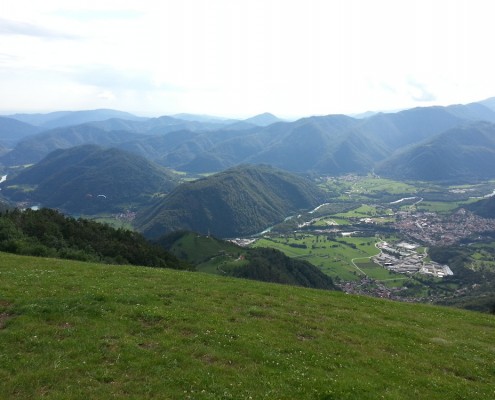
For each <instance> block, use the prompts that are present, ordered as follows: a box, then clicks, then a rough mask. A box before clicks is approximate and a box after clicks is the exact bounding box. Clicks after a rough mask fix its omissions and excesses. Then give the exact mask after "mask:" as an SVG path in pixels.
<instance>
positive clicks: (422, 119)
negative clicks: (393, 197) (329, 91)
mask: <svg viewBox="0 0 495 400" xmlns="http://www.w3.org/2000/svg"><path fill="white" fill-rule="evenodd" d="M494 103H495V102H494V101H492V99H487V100H485V101H483V102H478V103H471V104H467V105H452V106H447V107H440V106H435V107H420V108H413V109H409V110H403V111H400V112H395V113H377V114H373V115H371V116H369V117H366V118H352V117H349V116H346V115H327V116H319V117H308V118H302V119H299V120H297V121H293V122H287V121H280V120H279V119H278V118H276V117H274V116H273V115H271V114H268V113H265V114H262V115H259V116H256V117H253V118H249V119H247V120H244V121H233V120H222V119H219V118H213V117H208V116H194V115H190V114H186V115H183V114H179V115H176V116H174V117H168V116H163V117H159V118H148V119H140V118H138V117H136V118H134V119H122V118H115V117H112V118H110V119H106V120H99V121H98V120H95V121H92V122H85V123H84V124H79V125H72V126H69V127H58V128H55V129H50V130H48V131H47V130H44V131H43V132H39V133H36V129H40V127H39V126H38V127H33V129H35V130H34V131H32V133H31V134H23V135H24V136H22V135H21V136H22V139H21V136H19V137H18V142H17V143H16V145H15V147H14V148H13V149H12V150H11V151H8V152H6V154H4V155H3V156H1V157H0V162H1V163H2V164H3V165H5V166H15V165H25V164H31V163H35V162H38V161H39V160H41V159H42V158H43V157H44V156H46V155H47V154H48V153H49V152H50V151H52V150H54V149H57V148H69V147H72V146H75V145H80V144H86V143H92V144H97V145H102V146H112V147H117V148H120V149H124V150H126V151H129V152H132V153H135V154H139V155H141V156H143V157H145V158H147V159H149V160H151V161H154V162H156V163H158V164H160V165H162V166H165V167H168V168H172V169H175V170H179V171H184V172H188V173H205V172H209V173H211V172H219V171H223V170H225V169H227V168H230V167H234V166H236V165H240V164H244V163H248V164H269V165H272V166H274V167H277V168H280V169H284V170H287V171H291V172H295V173H312V174H320V175H321V174H323V175H339V174H346V173H368V172H371V171H373V170H374V169H376V170H379V171H380V174H381V175H383V176H388V177H394V178H404V179H424V180H434V181H451V180H452V179H454V180H455V179H459V180H461V181H464V180H478V179H485V178H487V177H488V178H493V177H495V170H494V169H493V168H492V167H491V165H490V163H489V161H486V162H483V163H482V164H483V166H485V167H486V168H484V170H483V173H480V170H479V169H477V168H474V167H473V168H471V167H469V165H466V163H470V162H471V161H470V160H472V159H473V158H477V157H479V158H480V159H487V158H489V154H488V153H486V151H487V150H486V149H484V150H483V149H482V148H481V147H482V146H481V145H480V144H479V143H477V142H476V140H478V139H480V140H482V141H483V140H484V139H481V138H480V137H479V135H473V141H474V142H473V143H472V145H470V146H469V148H468V147H466V143H464V144H462V143H461V142H460V141H459V138H458V137H457V136H456V135H458V134H459V133H457V134H456V133H455V132H458V131H459V129H460V130H466V129H468V130H469V129H471V130H472V131H473V132H474V131H479V130H480V129H481V130H482V131H483V136H484V137H485V139H487V138H489V137H490V135H492V134H493V133H492V131H494V130H493V127H490V125H489V124H494V123H495V108H494V107H495V106H494V105H493V104H494ZM101 115H102V114H101ZM181 116H182V118H184V119H179V118H177V117H181ZM74 117H75V115H74ZM23 118H24V120H29V118H27V117H26V116H24V117H23ZM10 120H12V119H10ZM52 121H53V120H52ZM38 122H39V121H38ZM481 122H484V123H485V125H484V127H483V128H481V125H480V123H481ZM1 123H2V121H0V132H1ZM45 123H47V122H45ZM28 126H29V125H28ZM456 129H457V131H456ZM11 138H12V135H11ZM9 140H10V142H9V143H11V144H12V139H9ZM1 143H2V142H1V136H0V144H1ZM425 146H426V147H425ZM447 147H448V149H447ZM425 149H429V150H428V151H427V152H425ZM445 150H448V152H450V153H451V154H456V155H457V156H456V157H453V158H451V160H450V159H449V157H446V158H442V157H440V159H442V160H443V161H445V167H444V168H439V169H438V170H437V171H436V172H435V173H421V168H423V169H424V166H425V165H426V164H425V160H426V159H427V158H428V157H432V158H437V159H439V157H438V155H439V154H442V153H443V151H445ZM4 152H5V150H4ZM419 154H422V155H421V156H419ZM428 154H430V156H428ZM437 161H438V160H437ZM453 162H455V168H454V170H456V171H457V172H458V171H461V170H462V171H463V172H462V174H460V175H459V174H457V172H454V170H448V165H449V163H453ZM480 165H481V164H480ZM426 172H428V171H426Z"/></svg>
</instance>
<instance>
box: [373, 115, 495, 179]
mask: <svg viewBox="0 0 495 400" xmlns="http://www.w3.org/2000/svg"><path fill="white" fill-rule="evenodd" d="M376 172H377V173H379V174H383V175H385V176H388V177H392V178H399V179H411V180H425V181H450V182H460V181H466V182H468V181H476V180H485V179H492V178H493V177H495V124H492V123H489V122H472V123H468V124H465V125H462V126H459V127H456V128H452V129H450V130H447V131H445V132H443V133H441V134H439V135H437V136H435V137H433V138H431V139H430V140H428V141H425V142H424V143H421V144H418V145H416V146H414V147H412V148H410V149H407V150H405V151H403V152H400V153H397V154H396V155H395V156H393V157H391V158H389V159H388V160H386V161H384V162H383V163H381V164H379V166H378V167H377V168H376Z"/></svg>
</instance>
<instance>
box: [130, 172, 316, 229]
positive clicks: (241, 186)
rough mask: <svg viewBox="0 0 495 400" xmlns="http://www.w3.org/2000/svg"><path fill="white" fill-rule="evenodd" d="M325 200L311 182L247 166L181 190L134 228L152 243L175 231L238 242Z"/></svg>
mask: <svg viewBox="0 0 495 400" xmlns="http://www.w3.org/2000/svg"><path fill="white" fill-rule="evenodd" d="M323 200H324V194H323V193H322V192H321V191H320V189H318V188H317V186H316V185H315V184H314V183H312V182H310V181H309V180H306V179H304V178H302V177H299V176H296V175H292V174H290V173H288V172H284V171H281V170H277V169H275V168H271V167H268V166H246V165H244V166H240V167H236V168H232V169H229V170H227V171H224V172H221V173H218V174H215V175H212V176H209V177H207V178H203V179H199V180H197V181H194V182H188V183H184V184H181V185H180V186H178V187H177V188H176V189H175V190H174V191H172V192H171V193H170V195H168V196H167V197H165V198H163V199H157V200H156V201H155V203H154V204H152V205H151V206H150V207H149V208H148V209H147V210H145V211H143V212H141V213H138V215H137V218H136V220H135V222H136V226H137V228H138V229H139V230H141V231H142V232H144V234H145V236H148V237H152V238H157V237H160V236H162V235H163V234H165V233H168V232H172V231H176V230H189V231H194V232H199V233H201V234H207V233H208V232H210V233H211V234H213V235H215V236H217V237H236V236H240V235H248V234H254V233H257V232H260V231H262V230H263V229H266V228H268V227H269V226H271V225H273V224H275V223H277V222H280V221H282V220H283V219H284V218H285V217H287V216H288V215H289V214H291V213H294V212H297V211H298V210H300V209H311V208H314V207H315V206H317V205H318V204H321V203H322V202H323Z"/></svg>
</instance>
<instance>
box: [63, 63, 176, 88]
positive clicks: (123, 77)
mask: <svg viewBox="0 0 495 400" xmlns="http://www.w3.org/2000/svg"><path fill="white" fill-rule="evenodd" d="M69 76H71V78H72V79H73V80H75V81H76V82H78V83H80V84H83V85H90V86H96V87H98V88H101V89H102V92H107V91H109V92H116V91H122V90H133V91H156V90H164V91H169V92H181V91H182V90H183V89H182V88H181V87H179V86H176V85H171V84H168V83H165V82H158V81H156V80H155V78H154V76H153V74H152V72H150V71H142V70H128V69H127V70H125V69H117V68H114V67H112V66H106V65H92V66H87V67H84V68H81V67H78V68H77V69H75V70H74V71H73V72H72V73H69Z"/></svg>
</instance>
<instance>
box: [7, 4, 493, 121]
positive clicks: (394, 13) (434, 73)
mask: <svg viewBox="0 0 495 400" xmlns="http://www.w3.org/2000/svg"><path fill="white" fill-rule="evenodd" d="M494 12H495V2H493V1H491V0H485V1H484V0H457V1H456V0H450V1H440V0H439V1H436V0H427V1H423V0H372V1H370V0H354V1H353V0H341V1H338V0H162V1H158V0H157V1H151V0H149V1H148V0H137V1H134V0H118V1H107V0H98V1H93V0H85V1H71V0H60V1H59V0H43V1H39V0H1V2H0V90H1V92H0V93H1V95H0V113H2V114H6V113H12V112H48V111H54V110H77V109H95V108H114V109H120V110H124V111H129V112H133V113H136V114H139V115H146V116H158V115H170V114H175V113H180V112H187V113H200V114H212V115H219V116H228V117H247V116H251V115H254V114H258V113H261V112H265V111H268V112H272V113H274V114H276V115H278V116H281V117H293V118H294V117H299V116H307V115H323V114H336V113H347V114H349V113H360V112H364V111H367V110H394V109H400V108H409V107H414V106H429V105H435V104H440V105H447V104H454V103H468V102H471V101H477V100H482V99H485V98H488V97H491V96H495V57H494V56H493V44H492V42H493V38H495V23H494V22H493V21H494V17H493V16H494V15H495V13H494Z"/></svg>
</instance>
